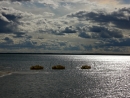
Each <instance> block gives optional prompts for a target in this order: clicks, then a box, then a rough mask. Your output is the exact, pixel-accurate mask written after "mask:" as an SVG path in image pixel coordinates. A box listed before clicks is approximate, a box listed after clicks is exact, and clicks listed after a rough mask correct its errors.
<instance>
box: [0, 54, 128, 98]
mask: <svg viewBox="0 0 130 98" xmlns="http://www.w3.org/2000/svg"><path fill="white" fill-rule="evenodd" d="M37 64H39V65H42V66H44V70H40V71H32V70H30V66H32V65H37ZM57 64H62V65H64V66H65V67H66V69H65V70H52V69H51V67H52V66H53V65H57ZM85 64H88V65H90V66H91V67H92V68H91V69H90V70H81V69H80V67H81V66H82V65H85ZM0 75H1V76H0V98H130V56H105V55H102V56H101V55H42V54H0Z"/></svg>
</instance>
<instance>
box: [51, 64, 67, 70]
mask: <svg viewBox="0 0 130 98" xmlns="http://www.w3.org/2000/svg"><path fill="white" fill-rule="evenodd" d="M52 69H65V66H62V65H56V66H52Z"/></svg>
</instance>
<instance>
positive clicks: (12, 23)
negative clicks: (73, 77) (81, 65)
mask: <svg viewBox="0 0 130 98" xmlns="http://www.w3.org/2000/svg"><path fill="white" fill-rule="evenodd" d="M0 53H123V54H124V53H125V54H130V0H0Z"/></svg>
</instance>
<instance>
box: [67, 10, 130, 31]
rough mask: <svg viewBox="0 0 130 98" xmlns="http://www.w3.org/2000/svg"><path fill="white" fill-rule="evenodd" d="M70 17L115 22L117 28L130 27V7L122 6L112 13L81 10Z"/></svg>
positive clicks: (106, 22) (107, 22) (102, 22)
mask: <svg viewBox="0 0 130 98" xmlns="http://www.w3.org/2000/svg"><path fill="white" fill-rule="evenodd" d="M68 17H77V18H78V19H79V20H90V21H91V22H97V23H99V24H104V25H107V24H109V23H113V24H114V25H115V26H116V27H117V28H121V29H130V8H122V9H119V10H118V11H114V12H111V13H107V12H101V11H97V12H86V11H79V12H77V13H75V14H71V15H68Z"/></svg>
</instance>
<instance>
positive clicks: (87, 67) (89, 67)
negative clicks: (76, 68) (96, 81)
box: [81, 65, 91, 69]
mask: <svg viewBox="0 0 130 98" xmlns="http://www.w3.org/2000/svg"><path fill="white" fill-rule="evenodd" d="M81 69H91V66H88V65H84V66H82V67H81Z"/></svg>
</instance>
